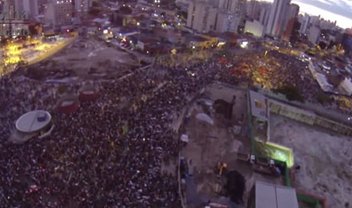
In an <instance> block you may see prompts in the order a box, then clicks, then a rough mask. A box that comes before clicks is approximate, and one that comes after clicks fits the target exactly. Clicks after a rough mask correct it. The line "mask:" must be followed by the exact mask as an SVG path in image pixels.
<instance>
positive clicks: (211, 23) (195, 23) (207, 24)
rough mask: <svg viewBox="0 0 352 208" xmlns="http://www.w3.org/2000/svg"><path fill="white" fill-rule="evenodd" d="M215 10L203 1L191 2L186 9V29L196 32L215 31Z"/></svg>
mask: <svg viewBox="0 0 352 208" xmlns="http://www.w3.org/2000/svg"><path fill="white" fill-rule="evenodd" d="M216 16H217V8H216V7H213V6H212V5H210V4H207V3H206V2H204V1H196V2H191V3H190V4H189V7H188V17H187V27H190V28H192V29H194V30H195V31H197V32H204V33H206V32H209V31H213V30H215V24H216Z"/></svg>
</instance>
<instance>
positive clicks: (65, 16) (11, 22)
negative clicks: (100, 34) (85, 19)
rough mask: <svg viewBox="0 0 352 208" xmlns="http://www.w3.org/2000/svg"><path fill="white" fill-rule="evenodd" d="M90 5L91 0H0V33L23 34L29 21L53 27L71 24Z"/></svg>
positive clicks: (4, 34)
mask: <svg viewBox="0 0 352 208" xmlns="http://www.w3.org/2000/svg"><path fill="white" fill-rule="evenodd" d="M91 6H92V0H0V21H1V24H0V31H1V34H0V35H2V36H20V35H24V34H25V33H26V30H28V27H29V26H28V25H29V24H31V23H40V24H42V25H43V26H45V27H49V28H53V29H55V28H60V27H62V26H67V25H71V24H72V22H73V20H74V18H75V17H78V16H80V15H81V14H84V13H87V12H88V11H89V9H90V7H91ZM27 32H28V31H27Z"/></svg>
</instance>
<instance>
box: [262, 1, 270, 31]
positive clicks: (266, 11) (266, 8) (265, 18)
mask: <svg viewBox="0 0 352 208" xmlns="http://www.w3.org/2000/svg"><path fill="white" fill-rule="evenodd" d="M270 11H271V4H269V3H265V4H264V3H263V4H261V7H260V16H259V22H260V23H261V24H262V25H264V26H266V25H268V22H269V17H270Z"/></svg>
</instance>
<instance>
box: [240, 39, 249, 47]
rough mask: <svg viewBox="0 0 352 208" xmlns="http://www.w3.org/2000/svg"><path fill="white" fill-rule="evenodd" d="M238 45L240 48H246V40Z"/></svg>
mask: <svg viewBox="0 0 352 208" xmlns="http://www.w3.org/2000/svg"><path fill="white" fill-rule="evenodd" d="M240 46H241V48H248V41H243V42H242V43H241V44H240Z"/></svg>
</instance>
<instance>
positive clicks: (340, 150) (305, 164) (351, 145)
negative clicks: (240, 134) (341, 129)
mask: <svg viewBox="0 0 352 208" xmlns="http://www.w3.org/2000/svg"><path fill="white" fill-rule="evenodd" d="M271 134H272V135H271V138H272V141H273V142H275V143H279V144H282V145H285V146H288V147H290V148H292V149H293V152H294V155H295V164H296V165H300V166H301V169H300V170H299V172H298V173H297V174H296V186H297V188H298V189H303V190H307V191H310V192H313V193H317V194H319V195H323V196H326V197H327V199H328V205H329V207H336V208H337V207H339V208H343V207H351V206H352V138H351V137H345V136H339V135H333V134H329V133H328V132H324V130H321V129H316V128H315V127H312V126H307V125H304V124H301V123H298V122H296V121H292V120H290V119H287V118H284V117H281V116H277V115H271Z"/></svg>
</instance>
